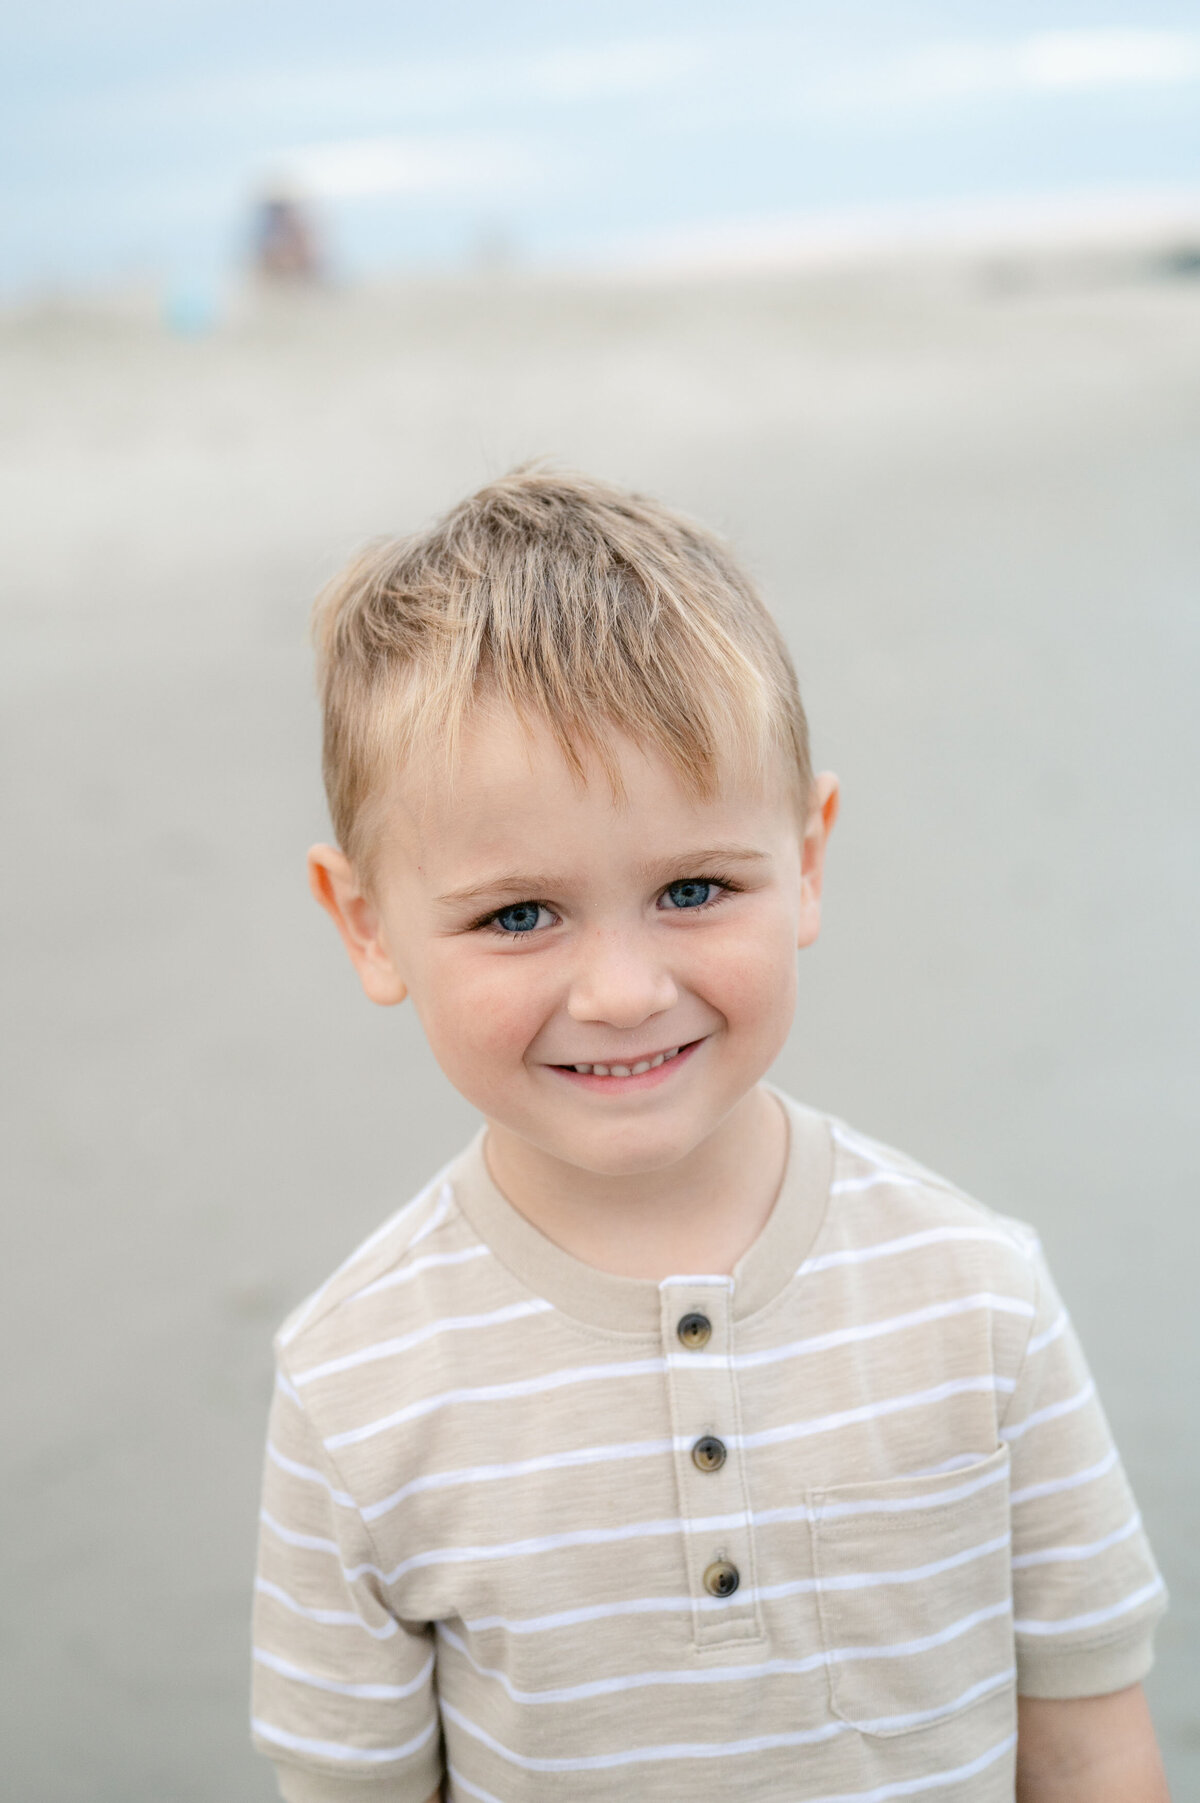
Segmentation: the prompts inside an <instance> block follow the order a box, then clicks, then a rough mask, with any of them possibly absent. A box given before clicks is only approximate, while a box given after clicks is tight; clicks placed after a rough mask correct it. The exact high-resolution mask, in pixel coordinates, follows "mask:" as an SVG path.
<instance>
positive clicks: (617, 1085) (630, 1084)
mask: <svg viewBox="0 0 1200 1803" xmlns="http://www.w3.org/2000/svg"><path fill="white" fill-rule="evenodd" d="M703 1044H704V1040H703V1039H692V1040H688V1041H687V1042H686V1043H685V1044H684V1045H681V1046H680V1048H679V1051H678V1053H677V1054H676V1056H675V1057H674V1058H669V1059H668V1060H667V1062H666V1063H665V1064H658V1065H656V1066H655V1067H654V1069H653V1070H651V1071H642V1072H640V1073H639V1075H638V1076H636V1077H597V1076H596V1075H595V1074H594V1073H593V1072H592V1071H587V1072H584V1071H577V1070H574V1069H573V1068H572V1067H571V1066H570V1065H569V1064H568V1065H563V1064H547V1065H544V1066H543V1069H545V1070H548V1071H550V1072H552V1073H553V1075H554V1076H556V1077H561V1078H562V1079H563V1081H564V1082H565V1083H574V1084H576V1085H577V1086H579V1087H581V1088H583V1089H590V1090H594V1091H595V1092H596V1094H598V1095H606V1096H614V1095H622V1096H626V1095H632V1094H633V1093H634V1092H635V1091H641V1090H643V1089H657V1088H658V1086H659V1084H661V1083H667V1082H669V1081H670V1079H671V1077H672V1075H673V1074H674V1072H675V1071H677V1070H678V1069H679V1067H680V1066H681V1065H683V1064H686V1063H687V1062H688V1060H689V1059H690V1058H691V1056H692V1054H693V1053H694V1052H696V1051H697V1050H698V1049H699V1048H700V1046H702V1045H703ZM671 1049H672V1048H671V1047H670V1046H664V1047H663V1050H664V1051H667V1052H669V1051H670V1050H671ZM647 1056H649V1057H651V1058H657V1057H658V1053H657V1052H650V1053H649V1054H647V1053H645V1052H643V1054H642V1058H645V1057H647ZM642 1058H634V1059H630V1060H629V1062H630V1063H633V1064H640V1063H641V1062H642ZM591 1062H592V1063H593V1064H602V1063H603V1062H604V1060H603V1059H601V1058H594V1059H592V1061H591ZM613 1062H614V1063H617V1062H618V1060H616V1059H614V1060H613ZM621 1062H624V1060H622V1061H621Z"/></svg>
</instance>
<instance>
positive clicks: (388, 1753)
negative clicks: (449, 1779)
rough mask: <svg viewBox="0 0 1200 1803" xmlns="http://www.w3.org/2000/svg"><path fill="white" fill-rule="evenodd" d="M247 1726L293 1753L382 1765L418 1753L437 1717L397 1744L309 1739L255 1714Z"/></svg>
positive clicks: (352, 1763)
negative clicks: (361, 1744) (354, 1744)
mask: <svg viewBox="0 0 1200 1803" xmlns="http://www.w3.org/2000/svg"><path fill="white" fill-rule="evenodd" d="M250 1726H251V1727H252V1728H253V1730H254V1732H255V1733H256V1734H257V1735H258V1737H259V1739H260V1740H269V1741H271V1742H272V1744H273V1745H275V1746H277V1747H287V1748H288V1749H289V1751H291V1752H293V1753H314V1754H316V1755H317V1757H318V1758H321V1759H342V1760H345V1761H346V1762H347V1763H348V1764H351V1765H385V1764H388V1763H389V1762H391V1761H394V1760H397V1759H407V1758H408V1757H409V1755H410V1754H412V1753H419V1752H420V1750H421V1748H422V1747H423V1746H424V1745H425V1744H426V1742H427V1741H430V1740H432V1739H433V1736H434V1735H435V1734H436V1733H437V1730H438V1719H437V1716H436V1715H435V1716H434V1718H433V1720H432V1721H431V1722H430V1723H429V1724H428V1726H427V1727H425V1728H422V1730H421V1732H420V1733H419V1734H414V1736H413V1738H412V1739H411V1740H406V1741H405V1742H404V1743H403V1745H402V1746H399V1747H348V1746H345V1745H343V1743H342V1742H341V1741H338V1740H311V1739H310V1738H309V1737H308V1736H307V1735H305V1734H289V1733H288V1731H287V1729H286V1728H276V1727H274V1726H272V1724H271V1723H270V1722H264V1721H261V1720H260V1719H259V1718H258V1717H255V1719H254V1720H253V1721H252V1722H251V1724H250Z"/></svg>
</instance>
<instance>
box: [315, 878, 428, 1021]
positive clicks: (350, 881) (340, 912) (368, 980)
mask: <svg viewBox="0 0 1200 1803" xmlns="http://www.w3.org/2000/svg"><path fill="white" fill-rule="evenodd" d="M308 886H309V888H310V889H311V890H312V892H313V895H314V896H315V898H316V899H317V901H319V902H320V904H321V906H322V907H323V908H324V910H325V912H326V913H327V914H328V915H329V918H330V919H331V920H332V922H333V924H334V926H335V927H336V928H337V930H338V932H339V933H340V934H341V936H342V944H343V945H344V946H345V948H346V950H347V951H348V952H349V954H350V962H351V963H352V964H353V966H354V968H355V970H356V971H357V972H358V976H359V981H360V982H361V983H362V986H363V988H364V989H365V991H366V993H367V995H368V996H369V997H370V999H371V1000H372V1001H373V1002H378V1003H379V1005H380V1006H381V1007H383V1008H387V1007H391V1006H393V1005H394V1004H395V1003H396V1002H402V1001H403V1000H404V998H405V996H406V995H407V994H408V985H407V984H406V983H405V981H404V979H403V977H402V976H401V975H400V972H399V971H398V970H397V968H396V964H395V961H394V959H393V957H392V954H391V951H390V950H389V948H388V945H387V942H386V940H385V939H384V937H383V928H382V922H381V919H380V915H379V910H378V908H377V907H376V905H375V903H374V902H373V901H372V900H371V898H370V896H369V895H368V894H367V893H366V891H365V889H364V888H363V886H362V884H361V883H360V881H359V879H358V876H357V874H356V872H355V869H354V866H353V865H352V864H351V862H350V860H349V858H347V856H346V855H345V853H344V852H341V851H339V850H338V848H337V846H336V845H314V846H313V848H312V850H311V851H310V852H309V854H308Z"/></svg>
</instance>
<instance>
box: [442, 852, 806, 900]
mask: <svg viewBox="0 0 1200 1803" xmlns="http://www.w3.org/2000/svg"><path fill="white" fill-rule="evenodd" d="M769 862H770V858H769V856H768V854H767V853H766V852H765V851H757V850H755V848H754V847H753V846H750V845H709V846H701V847H699V848H695V849H694V848H691V847H689V848H688V850H686V851H682V852H679V853H678V854H676V855H675V856H672V857H663V858H653V859H651V860H650V861H649V862H648V863H645V864H639V865H638V875H639V876H641V877H645V878H648V879H649V878H654V877H657V878H659V879H660V880H662V881H664V882H665V881H666V879H667V877H668V876H669V875H670V874H671V872H672V871H675V872H676V873H678V872H679V871H680V870H689V871H699V870H702V869H704V867H705V866H706V865H708V866H712V865H715V864H735V863H736V864H767V863H769ZM570 886H571V885H570V883H569V882H568V881H567V879H565V878H564V877H561V876H548V875H547V874H546V873H545V872H542V873H541V874H540V875H526V876H522V875H520V874H519V873H517V872H504V873H503V874H499V875H497V876H494V877H488V878H487V879H486V880H485V881H484V882H482V883H471V884H469V885H468V886H466V887H465V888H462V889H448V890H447V891H446V893H445V895H439V896H438V898H437V899H438V902H439V903H454V902H472V901H481V900H483V899H484V898H485V897H489V896H494V895H495V896H499V895H516V896H521V897H523V898H524V897H530V898H532V897H534V896H538V895H556V894H557V895H561V894H562V893H563V891H564V890H566V889H568V888H570Z"/></svg>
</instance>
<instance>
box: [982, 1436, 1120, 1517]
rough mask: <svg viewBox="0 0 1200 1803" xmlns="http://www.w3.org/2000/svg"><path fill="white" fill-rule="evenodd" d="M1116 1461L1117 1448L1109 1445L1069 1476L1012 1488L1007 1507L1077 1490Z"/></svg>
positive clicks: (1108, 1470)
mask: <svg viewBox="0 0 1200 1803" xmlns="http://www.w3.org/2000/svg"><path fill="white" fill-rule="evenodd" d="M1116 1462H1117V1449H1116V1447H1115V1446H1110V1447H1109V1449H1108V1451H1107V1452H1106V1453H1105V1455H1104V1457H1103V1458H1102V1459H1099V1460H1097V1462H1096V1463H1095V1464H1094V1465H1088V1466H1087V1467H1086V1469H1085V1470H1083V1471H1073V1472H1072V1473H1071V1475H1070V1477H1052V1478H1047V1479H1046V1481H1045V1482H1044V1483H1041V1484H1026V1485H1025V1487H1024V1489H1022V1490H1014V1491H1013V1492H1012V1494H1011V1495H1010V1496H1009V1499H1008V1501H1009V1507H1010V1508H1011V1507H1012V1506H1013V1505H1014V1504H1015V1503H1025V1502H1033V1501H1035V1500H1036V1499H1037V1498H1038V1497H1042V1496H1061V1494H1062V1492H1063V1491H1064V1490H1078V1489H1080V1488H1081V1487H1082V1486H1083V1485H1084V1484H1090V1483H1093V1482H1094V1481H1095V1480H1096V1478H1098V1477H1105V1476H1107V1474H1108V1473H1109V1472H1110V1471H1111V1470H1112V1468H1113V1466H1114V1465H1115V1464H1116Z"/></svg>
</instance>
